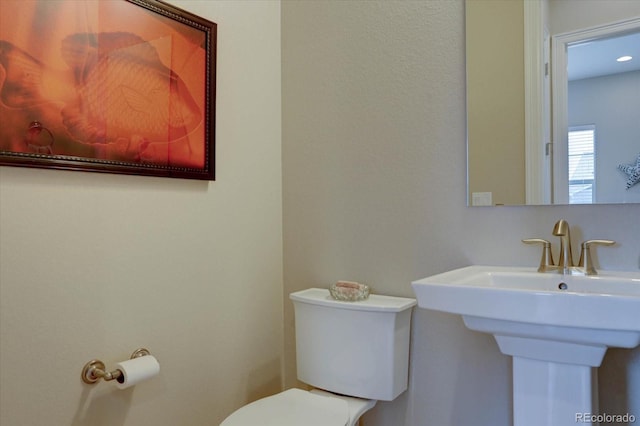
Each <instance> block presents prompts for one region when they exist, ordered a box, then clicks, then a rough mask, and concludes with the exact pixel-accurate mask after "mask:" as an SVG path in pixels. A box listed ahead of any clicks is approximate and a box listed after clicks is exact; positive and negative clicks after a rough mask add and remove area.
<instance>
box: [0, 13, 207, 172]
mask: <svg viewBox="0 0 640 426" xmlns="http://www.w3.org/2000/svg"><path fill="white" fill-rule="evenodd" d="M216 30H217V27H216V24H215V23H213V22H210V21H208V20H206V19H203V18H200V17H198V16H195V15H193V14H191V13H189V12H186V11H184V10H182V9H179V8H177V7H174V6H172V5H169V4H167V3H164V2H162V1H158V0H93V1H77V0H0V165H11V166H26V167H45V168H55V169H67V170H82V171H96V172H106V173H125V174H136V175H151V176H164V177H175V178H188V179H203V180H214V179H215V95H216Z"/></svg>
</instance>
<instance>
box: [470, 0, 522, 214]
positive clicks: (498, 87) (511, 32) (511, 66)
mask: <svg viewBox="0 0 640 426" xmlns="http://www.w3.org/2000/svg"><path fill="white" fill-rule="evenodd" d="M465 3H466V10H465V18H466V33H465V34H466V48H467V50H466V51H467V57H466V59H467V61H466V71H467V87H468V91H467V108H468V109H467V120H468V128H467V131H468V133H467V138H468V139H469V152H468V156H469V163H468V170H469V196H470V197H471V194H472V193H473V192H491V193H492V201H493V203H494V204H511V205H514V204H516V205H517V204H525V158H524V148H525V147H524V134H525V132H524V129H525V118H524V106H525V103H524V57H523V52H524V50H523V49H524V32H523V28H524V3H523V1H522V0H520V1H513V0H510V1H505V0H482V1H479V0H467V1H466V2H465ZM507 159H508V161H507Z"/></svg>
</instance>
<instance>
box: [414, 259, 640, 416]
mask: <svg viewBox="0 0 640 426" xmlns="http://www.w3.org/2000/svg"><path fill="white" fill-rule="evenodd" d="M412 285H413V290H414V292H415V293H416V296H417V299H418V306H419V307H420V308H427V309H433V310H437V311H443V312H449V313H453V314H460V315H462V317H463V320H464V323H465V325H466V326H467V327H468V328H470V329H472V330H476V331H481V332H485V333H490V334H493V335H494V337H495V339H496V341H497V343H498V346H499V347H500V350H501V351H502V352H503V353H504V354H507V355H511V356H513V357H514V359H513V361H514V362H513V373H514V388H513V391H514V425H515V426H530V425H531V426H533V425H540V424H546V425H548V426H556V425H558V426H561V425H567V424H573V423H575V417H572V416H575V413H590V412H593V411H591V410H593V409H594V408H597V407H596V406H594V404H595V403H594V401H596V400H597V398H596V397H595V394H594V393H593V389H594V388H595V385H594V383H595V373H594V371H595V367H598V366H599V365H600V363H601V362H602V358H603V357H604V354H605V352H606V350H607V348H608V347H621V348H634V347H636V346H638V345H640V272H608V271H599V272H598V275H595V276H575V275H561V274H558V273H539V272H537V271H536V269H535V268H518V267H493V266H469V267H466V268H461V269H456V270H453V271H449V272H445V273H443V274H438V275H434V276H431V277H427V278H424V279H421V280H418V281H415V282H413V284H412ZM545 395H546V396H545ZM541 396H542V397H541Z"/></svg>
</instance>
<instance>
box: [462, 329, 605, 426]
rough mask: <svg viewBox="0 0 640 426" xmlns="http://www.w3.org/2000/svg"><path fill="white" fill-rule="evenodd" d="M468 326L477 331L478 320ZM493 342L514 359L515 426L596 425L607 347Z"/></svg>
mask: <svg viewBox="0 0 640 426" xmlns="http://www.w3.org/2000/svg"><path fill="white" fill-rule="evenodd" d="M480 322H481V323H483V322H484V321H480ZM469 324H470V325H472V326H476V328H478V327H477V326H478V324H475V323H474V321H469ZM469 324H468V325H469ZM494 337H495V339H496V342H497V343H498V346H499V347H500V351H501V352H502V353H503V354H505V355H511V356H512V357H513V425H514V426H540V425H545V426H567V425H573V424H578V425H581V424H583V425H591V426H597V424H596V423H593V422H591V421H589V419H590V417H591V415H597V414H598V370H597V367H599V366H600V364H601V363H602V359H603V358H604V354H605V353H606V351H607V347H606V346H602V345H593V344H583V343H573V342H561V341H556V340H545V339H540V338H538V337H535V338H533V337H521V336H505V335H500V334H494Z"/></svg>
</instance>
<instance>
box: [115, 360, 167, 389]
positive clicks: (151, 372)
mask: <svg viewBox="0 0 640 426" xmlns="http://www.w3.org/2000/svg"><path fill="white" fill-rule="evenodd" d="M116 368H117V369H118V370H120V371H122V375H121V376H120V377H118V379H117V382H118V383H117V384H116V386H118V388H120V389H126V388H128V387H131V386H134V385H137V384H138V383H140V382H142V381H145V380H148V379H150V378H152V377H154V376H156V375H157V374H158V373H159V372H160V364H159V363H158V360H156V358H155V357H154V356H153V355H145V356H141V357H138V358H134V359H130V360H127V361H122V362H119V363H117V364H116Z"/></svg>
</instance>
